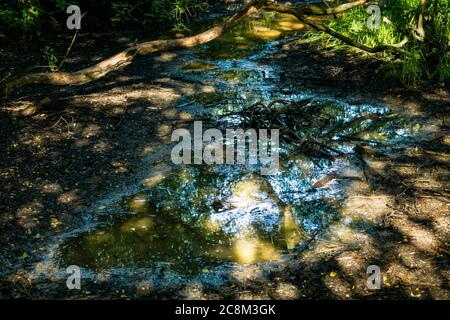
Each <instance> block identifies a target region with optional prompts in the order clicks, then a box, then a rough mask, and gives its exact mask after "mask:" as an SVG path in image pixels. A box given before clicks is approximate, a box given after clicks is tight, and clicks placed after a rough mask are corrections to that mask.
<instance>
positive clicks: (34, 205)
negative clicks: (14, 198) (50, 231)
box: [16, 200, 44, 230]
mask: <svg viewBox="0 0 450 320" xmlns="http://www.w3.org/2000/svg"><path fill="white" fill-rule="evenodd" d="M43 210H44V205H43V204H42V203H41V202H40V201H39V200H33V201H32V202H31V203H28V204H26V205H24V206H22V207H20V208H19V209H18V210H17V212H16V220H17V224H18V225H19V226H21V227H22V228H23V229H25V230H31V229H33V228H36V227H37V226H38V225H40V224H41V221H40V218H41V213H42V211H43Z"/></svg>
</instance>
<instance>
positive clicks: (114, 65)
mask: <svg viewBox="0 0 450 320" xmlns="http://www.w3.org/2000/svg"><path fill="white" fill-rule="evenodd" d="M269 1H270V0H252V1H250V2H249V3H248V4H247V5H245V6H244V7H243V8H242V10H240V11H239V12H238V13H236V14H234V15H233V16H231V17H230V18H228V19H227V20H226V21H225V22H223V23H222V24H220V25H218V26H215V27H213V28H211V29H209V30H207V31H204V32H202V33H200V34H197V35H195V36H190V37H185V38H181V39H170V40H154V41H148V42H143V43H140V44H137V45H135V46H132V47H129V48H128V49H126V50H124V51H122V52H120V53H118V54H115V55H114V56H112V57H110V58H107V59H105V60H103V61H101V62H99V63H97V64H95V65H93V66H90V67H87V68H84V69H81V70H79V71H75V72H60V71H57V72H48V73H47V72H42V73H32V74H26V75H23V76H20V77H17V78H13V79H11V80H9V81H7V82H5V83H4V84H3V85H2V86H1V87H0V88H1V89H2V91H3V92H4V93H5V94H6V95H7V94H8V92H10V91H13V90H16V89H18V88H21V87H24V86H28V85H38V84H51V85H80V84H85V83H89V82H91V81H94V80H97V79H100V78H102V77H104V76H105V75H107V74H109V73H110V72H113V71H116V70H120V69H122V68H124V67H125V66H127V65H129V64H130V63H131V62H132V61H133V60H134V59H135V57H136V56H137V55H147V54H151V53H155V52H158V51H170V50H180V49H186V48H192V47H196V46H199V45H201V44H205V43H207V42H210V41H212V40H214V39H216V38H217V37H219V36H220V35H222V34H223V33H225V32H226V31H228V30H230V29H232V28H233V27H235V26H237V25H238V24H239V23H240V22H242V21H243V20H245V19H246V18H248V17H249V16H250V15H252V14H254V13H256V12H257V11H258V10H259V9H260V8H262V7H265V8H266V9H267V10H272V11H278V12H285V13H291V14H294V15H295V16H296V17H297V18H299V19H300V20H301V21H302V22H304V23H305V24H307V25H310V26H312V27H314V28H316V29H317V30H320V31H323V32H326V33H328V34H330V35H332V36H334V37H336V38H338V39H340V40H342V41H344V42H345V43H347V44H349V45H352V46H355V47H358V48H359V49H362V50H365V51H368V52H380V51H383V50H386V49H389V48H393V47H394V46H381V47H377V48H369V47H366V46H364V45H361V44H357V43H355V42H353V41H352V40H350V39H348V38H346V37H344V36H343V35H340V34H338V33H336V32H334V31H333V30H331V29H330V28H328V27H326V26H322V25H319V24H316V23H315V22H313V21H311V20H309V19H308V18H306V15H313V16H323V15H334V14H337V13H342V12H344V11H346V10H349V9H352V8H355V7H358V6H361V5H363V4H365V3H367V2H368V1H369V0H356V1H352V2H349V3H345V4H341V5H338V6H336V7H333V8H330V7H328V8H327V7H325V8H324V7H321V6H318V5H312V4H306V5H300V6H298V7H296V8H293V7H291V6H286V5H274V4H268V2H269Z"/></svg>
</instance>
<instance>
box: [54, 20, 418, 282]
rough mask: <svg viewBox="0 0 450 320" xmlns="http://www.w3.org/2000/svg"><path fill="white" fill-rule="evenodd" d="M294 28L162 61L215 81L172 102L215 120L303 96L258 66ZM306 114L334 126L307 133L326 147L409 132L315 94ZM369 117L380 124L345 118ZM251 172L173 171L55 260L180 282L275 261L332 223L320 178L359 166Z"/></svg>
mask: <svg viewBox="0 0 450 320" xmlns="http://www.w3.org/2000/svg"><path fill="white" fill-rule="evenodd" d="M302 29H303V25H301V24H300V23H298V22H296V21H294V20H293V19H292V18H290V17H286V16H281V17H280V16H279V15H271V16H268V17H260V18H258V19H254V20H249V22H248V23H246V24H244V25H242V26H240V27H238V28H236V29H235V30H233V32H230V33H228V34H227V35H225V36H223V37H221V38H220V39H218V40H216V41H214V42H212V43H211V44H207V45H204V46H202V47H200V48H198V49H195V50H194V51H192V52H186V53H183V55H182V57H181V58H180V59H177V61H174V62H172V63H171V64H170V72H169V73H170V75H175V76H181V77H183V78H186V79H190V80H196V81H201V82H205V83H208V82H210V81H214V85H215V86H216V88H217V89H216V91H214V92H209V93H196V94H193V95H191V96H185V97H184V101H182V103H180V104H181V105H186V103H190V104H194V105H195V104H196V105H199V106H201V107H205V108H207V110H208V112H209V113H210V114H211V115H213V116H217V115H221V114H225V113H228V112H229V111H236V110H242V108H244V107H246V106H249V105H252V104H253V103H255V102H257V101H262V102H264V103H268V102H270V101H272V100H274V99H279V98H281V99H285V100H288V101H294V102H295V101H300V100H302V99H305V98H310V97H312V96H313V94H311V92H302V90H301V88H297V89H296V90H292V88H291V90H289V91H290V92H295V93H294V94H291V93H289V94H285V93H283V92H284V90H283V88H282V87H280V82H279V78H280V77H279V74H278V70H277V66H276V64H274V65H266V64H263V63H261V62H259V61H258V58H259V57H261V56H263V55H265V54H267V53H270V52H271V50H274V48H275V47H276V46H277V45H278V44H280V43H282V42H283V41H285V39H286V37H289V36H291V35H293V34H294V33H295V32H297V31H301V30H302ZM268 40H271V41H268ZM273 40H275V41H273ZM310 108H311V112H314V113H315V114H317V115H320V116H326V117H328V118H330V119H332V121H331V124H332V125H333V126H331V125H330V127H329V128H320V130H319V128H312V130H317V131H311V132H312V134H314V135H315V136H316V137H320V136H321V135H322V134H329V135H330V143H332V142H333V141H335V140H336V139H337V138H338V137H339V136H351V137H354V138H359V139H365V140H371V141H373V142H374V143H376V142H380V143H384V142H388V141H390V140H392V139H395V138H397V137H399V136H401V135H404V134H407V133H408V132H409V131H411V130H413V128H408V124H405V123H401V122H400V121H399V120H397V119H396V118H395V117H390V116H389V114H390V112H389V110H388V109H387V108H385V107H383V106H375V105H370V104H366V105H350V104H348V103H346V102H345V101H336V100H333V99H329V98H327V97H315V99H314V101H313V102H312V103H311V105H310ZM368 114H377V115H379V119H377V120H373V119H368V120H364V121H357V122H354V123H353V122H352V120H354V119H357V118H359V117H361V116H363V115H368ZM339 125H341V127H340V129H339V130H337V131H336V132H332V133H330V130H331V129H330V128H336V126H337V127H339ZM333 147H335V148H336V149H339V150H341V151H343V152H347V153H349V154H351V153H352V149H353V147H354V144H351V143H343V142H335V143H334V144H333ZM258 172H259V170H258V168H257V167H255V166H253V167H251V166H226V165H220V166H206V165H202V166H182V167H179V168H177V169H175V170H173V171H171V172H170V173H168V174H166V175H165V176H164V177H163V179H161V180H162V181H159V182H158V183H156V184H154V185H152V186H150V187H143V190H142V192H140V193H138V194H136V195H131V196H127V197H124V198H123V199H122V201H121V202H120V203H115V204H114V205H113V206H111V208H112V209H111V210H110V212H109V214H108V215H107V216H106V217H105V216H102V217H103V218H102V220H103V221H102V222H101V223H100V224H99V225H98V227H97V228H96V229H94V230H91V231H89V232H85V233H82V234H79V235H77V236H75V237H71V238H68V239H67V240H66V241H65V242H64V243H63V244H62V245H61V247H60V248H59V253H58V254H57V259H58V261H59V263H60V265H62V266H67V265H78V266H80V267H83V268H86V269H89V270H92V271H95V272H100V271H104V270H120V269H127V270H128V269H130V270H133V269H141V268H146V269H154V268H161V266H164V268H166V270H170V271H171V272H174V273H177V274H180V275H182V276H184V277H188V278H189V277H193V276H195V275H198V274H201V273H205V272H210V271H213V270H214V269H215V268H218V267H220V266H222V265H224V264H254V263H263V262H267V261H278V260H280V259H281V257H282V256H283V254H285V253H288V252H291V251H292V250H297V249H299V248H301V247H302V245H304V244H305V243H306V242H307V241H308V239H309V237H310V236H311V235H312V234H314V233H315V232H316V231H317V230H326V228H327V227H328V226H329V225H330V224H332V223H334V222H336V221H339V219H340V216H339V213H340V209H341V206H342V203H343V201H344V200H345V199H344V198H345V197H344V195H343V193H342V191H341V188H339V187H338V186H337V183H336V179H330V181H329V182H328V183H325V184H324V185H323V186H317V183H318V182H319V181H321V180H322V179H323V178H324V177H327V176H329V175H330V174H334V175H335V176H336V174H338V175H341V178H342V179H344V180H345V179H363V175H362V171H361V168H359V167H358V166H357V165H355V164H354V163H352V162H351V161H350V160H349V159H348V158H336V159H334V160H326V159H318V158H308V157H306V156H302V155H297V156H295V157H291V158H289V159H285V160H284V161H282V162H281V166H280V169H279V170H278V171H277V173H276V174H275V175H272V176H268V177H264V176H260V175H259V174H258Z"/></svg>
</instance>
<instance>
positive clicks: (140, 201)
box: [128, 194, 149, 213]
mask: <svg viewBox="0 0 450 320" xmlns="http://www.w3.org/2000/svg"><path fill="white" fill-rule="evenodd" d="M128 209H129V210H130V211H132V212H135V213H145V212H148V210H149V203H148V202H147V198H146V195H145V194H138V195H136V196H133V197H132V198H131V199H130V200H129V201H128Z"/></svg>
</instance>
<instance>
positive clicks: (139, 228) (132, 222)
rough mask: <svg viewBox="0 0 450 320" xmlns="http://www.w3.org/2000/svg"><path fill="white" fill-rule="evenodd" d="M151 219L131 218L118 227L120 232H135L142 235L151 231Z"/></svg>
mask: <svg viewBox="0 0 450 320" xmlns="http://www.w3.org/2000/svg"><path fill="white" fill-rule="evenodd" d="M152 226H153V220H152V218H151V217H138V218H131V219H129V220H128V221H126V222H125V223H124V224H122V226H121V227H120V231H121V232H122V233H136V234H138V235H144V234H146V233H148V232H150V231H151V229H152Z"/></svg>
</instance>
